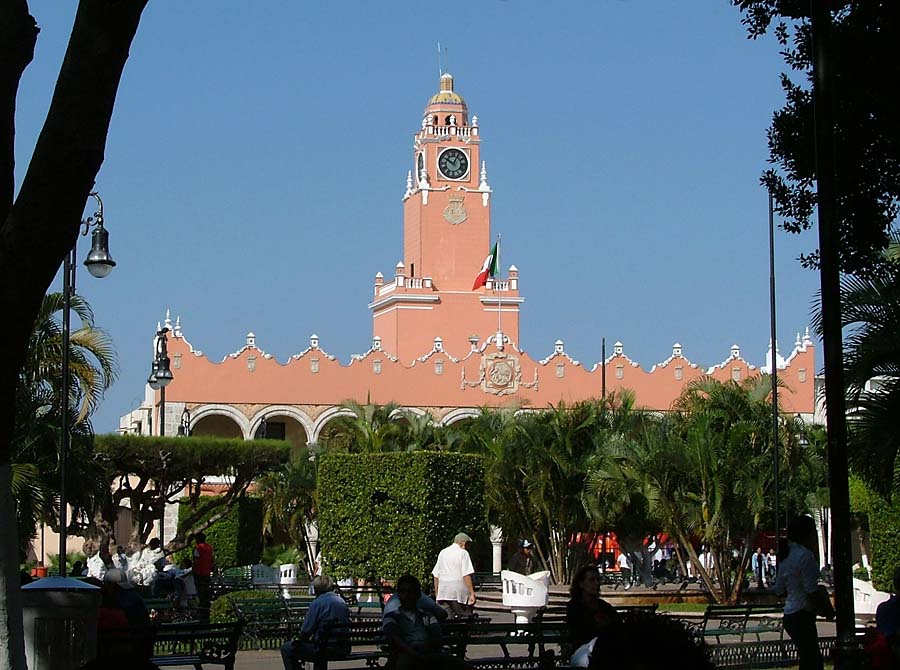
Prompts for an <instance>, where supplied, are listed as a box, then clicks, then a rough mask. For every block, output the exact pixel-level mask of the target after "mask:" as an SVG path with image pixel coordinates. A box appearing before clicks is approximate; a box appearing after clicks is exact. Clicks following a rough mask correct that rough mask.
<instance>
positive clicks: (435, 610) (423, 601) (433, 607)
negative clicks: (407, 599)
mask: <svg viewBox="0 0 900 670" xmlns="http://www.w3.org/2000/svg"><path fill="white" fill-rule="evenodd" d="M416 608H417V609H420V610H422V611H423V612H428V613H429V614H431V615H432V616H434V618H435V619H437V620H438V623H444V622H445V621H446V620H447V617H448V616H450V615H449V614H448V613H447V610H445V609H444V608H443V607H441V606H440V605H438V604H437V602H435V600H434V599H433V598H432V597H431V596H429V595H428V594H426V593H423V594H421V595H420V596H419V599H418V600H417V601H416ZM398 609H400V594H399V593H398V592H397V591H394V592H393V593H392V594H391V597H390V598H388V599H387V602H385V603H384V611H383V612H382V613H381V615H382V616H384V615H386V614H388V613H390V612H394V611H396V610H398Z"/></svg>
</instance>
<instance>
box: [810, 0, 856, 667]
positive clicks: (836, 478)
mask: <svg viewBox="0 0 900 670" xmlns="http://www.w3.org/2000/svg"><path fill="white" fill-rule="evenodd" d="M811 19H812V20H811V27H812V41H813V110H814V114H815V131H816V135H815V156H816V190H817V195H818V211H819V275H820V279H821V295H822V348H823V350H824V354H825V415H826V421H827V424H828V485H829V491H830V498H831V513H832V559H833V561H834V563H833V565H834V598H835V615H836V616H835V619H836V624H837V637H838V641H837V648H836V649H835V664H834V667H835V669H836V670H842V669H844V668H850V667H853V657H854V656H855V654H854V652H855V651H856V650H857V649H858V647H857V645H856V642H855V640H854V617H853V581H852V580H853V574H852V571H851V570H852V568H851V565H852V563H853V560H852V554H851V547H850V532H851V531H850V490H849V489H850V485H849V481H848V477H849V469H848V466H847V421H846V415H845V404H844V403H845V401H844V360H843V342H842V332H841V280H840V259H839V255H838V244H839V243H840V236H839V231H838V217H837V215H836V214H837V213H836V211H835V210H836V207H835V205H836V203H835V197H834V195H835V180H834V127H833V120H832V104H833V103H832V97H831V84H832V78H831V71H830V70H829V67H830V64H829V62H828V61H829V48H830V45H829V41H830V35H831V8H830V3H829V2H827V1H826V0H812V17H811Z"/></svg>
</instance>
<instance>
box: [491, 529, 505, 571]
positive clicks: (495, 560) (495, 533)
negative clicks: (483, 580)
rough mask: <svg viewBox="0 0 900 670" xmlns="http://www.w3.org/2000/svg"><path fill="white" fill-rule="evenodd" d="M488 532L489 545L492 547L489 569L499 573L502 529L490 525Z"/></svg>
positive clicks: (500, 568) (501, 556)
mask: <svg viewBox="0 0 900 670" xmlns="http://www.w3.org/2000/svg"><path fill="white" fill-rule="evenodd" d="M490 532H491V534H490V537H491V547H492V549H493V553H492V561H491V571H492V572H495V573H498V574H499V572H500V571H501V570H503V529H502V528H500V527H499V526H494V525H492V526H491V527H490Z"/></svg>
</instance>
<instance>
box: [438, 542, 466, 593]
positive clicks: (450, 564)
mask: <svg viewBox="0 0 900 670" xmlns="http://www.w3.org/2000/svg"><path fill="white" fill-rule="evenodd" d="M473 572H475V568H474V567H472V559H471V558H470V557H469V552H468V551H466V550H465V549H463V548H462V547H460V546H459V545H458V544H456V543H455V542H454V543H453V544H451V545H450V546H449V547H447V548H446V549H442V550H441V553H440V554H438V557H437V563H435V564H434V570H432V571H431V574H432V575H434V576H435V577H437V578H438V592H437V600H455V601H456V602H458V603H463V604H465V603H467V602H469V589H468V587H467V586H466V584H465V582H464V581H463V577H465V576H466V575H471V574H472V573H473Z"/></svg>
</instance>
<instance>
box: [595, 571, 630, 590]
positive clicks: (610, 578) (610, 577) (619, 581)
mask: <svg viewBox="0 0 900 670" xmlns="http://www.w3.org/2000/svg"><path fill="white" fill-rule="evenodd" d="M600 584H601V585H603V586H612V589H613V591H615V590H616V589H617V588H619V587H620V586H627V584H626V582H625V576H624V575H623V574H622V573H621V572H619V571H615V572H613V571H612V570H607V571H606V572H601V573H600Z"/></svg>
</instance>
